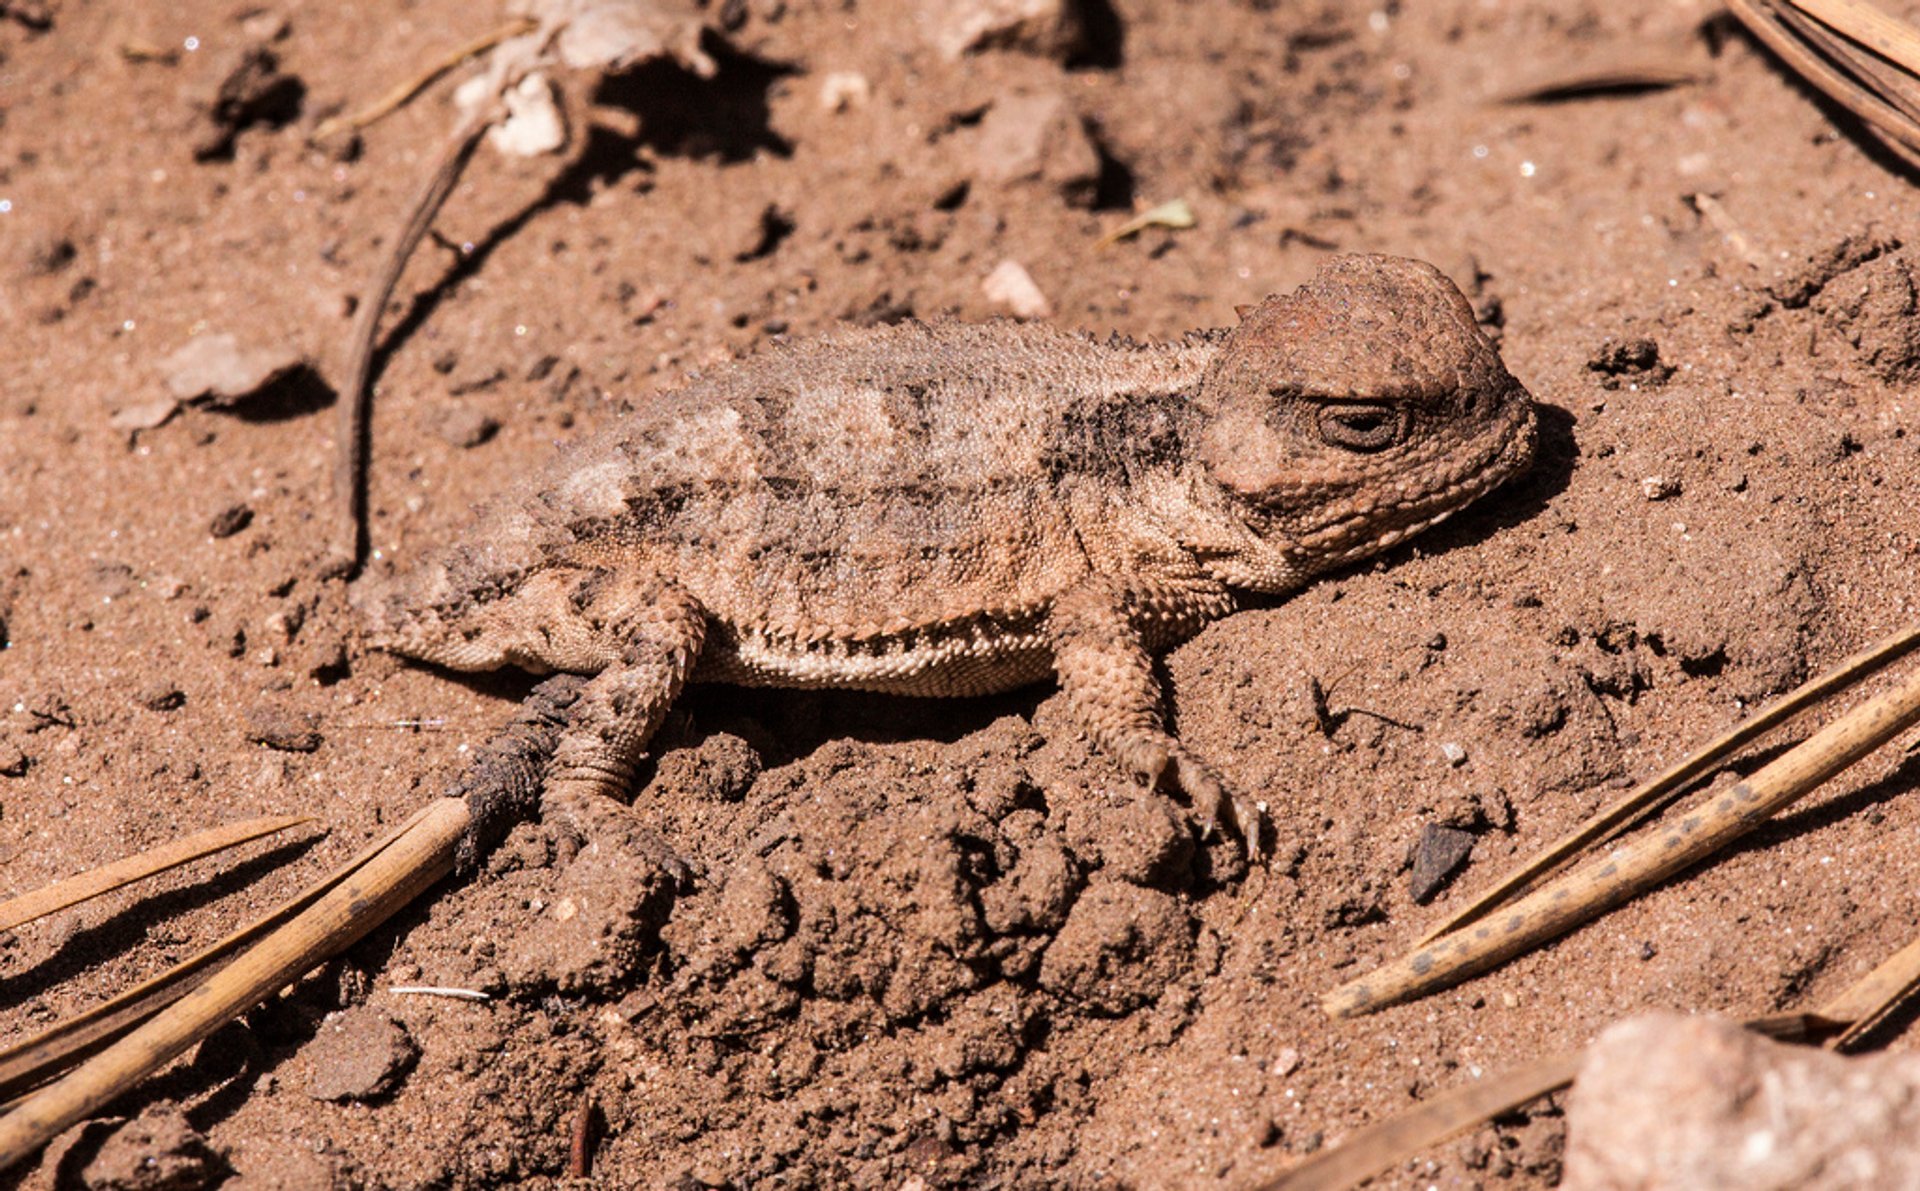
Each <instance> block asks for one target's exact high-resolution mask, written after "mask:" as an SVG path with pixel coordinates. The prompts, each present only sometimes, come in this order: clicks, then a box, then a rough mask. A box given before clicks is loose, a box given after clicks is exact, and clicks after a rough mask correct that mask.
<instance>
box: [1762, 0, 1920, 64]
mask: <svg viewBox="0 0 1920 1191" xmlns="http://www.w3.org/2000/svg"><path fill="white" fill-rule="evenodd" d="M1787 3H1789V4H1791V5H1792V6H1793V7H1794V8H1797V9H1799V10H1800V11H1801V12H1804V13H1806V14H1807V15H1808V16H1810V17H1812V18H1814V19H1815V20H1817V21H1821V22H1824V23H1825V24H1827V25H1830V26H1832V27H1833V28H1834V29H1835V30H1837V31H1839V32H1840V33H1842V34H1844V35H1846V36H1847V37H1851V38H1852V39H1853V40H1855V41H1857V42H1859V43H1860V44H1861V45H1863V46H1866V47H1867V48H1868V49H1870V50H1872V51H1873V52H1875V53H1877V54H1879V55H1880V56H1881V57H1883V58H1886V59H1888V60H1889V61H1892V62H1898V63H1899V64H1900V65H1902V66H1904V67H1906V68H1907V69H1908V70H1910V71H1914V72H1915V73H1920V32H1916V31H1915V30H1914V28H1913V26H1911V25H1909V24H1907V23H1906V22H1905V21H1902V20H1899V19H1898V18H1896V17H1891V16H1888V15H1887V14H1886V13H1885V12H1883V11H1881V10H1880V9H1879V8H1877V7H1876V6H1874V5H1872V4H1868V3H1866V2H1865V0H1787Z"/></svg>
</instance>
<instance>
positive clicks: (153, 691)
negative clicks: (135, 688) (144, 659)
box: [134, 681, 187, 711]
mask: <svg viewBox="0 0 1920 1191" xmlns="http://www.w3.org/2000/svg"><path fill="white" fill-rule="evenodd" d="M134 698H135V699H136V700H137V701H138V702H139V704H140V706H142V707H144V708H146V709H148V710H149V711H178V710H179V709H180V708H181V707H183V706H185V705H186V702H187V695H186V692H185V691H182V690H181V689H180V688H179V687H177V686H175V685H173V684H172V683H171V682H164V681H162V682H155V683H149V684H148V685H146V686H144V687H142V688H140V693H139V694H138V695H135V696H134Z"/></svg>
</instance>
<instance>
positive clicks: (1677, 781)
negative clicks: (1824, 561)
mask: <svg viewBox="0 0 1920 1191" xmlns="http://www.w3.org/2000/svg"><path fill="white" fill-rule="evenodd" d="M1700 197H1702V198H1704V197H1705V196H1704V195H1703V196H1700ZM1916 646H1920V625H1915V626H1913V627H1911V628H1907V629H1902V630H1901V631H1900V632H1898V633H1895V634H1893V635H1892V636H1891V637H1887V638H1885V639H1883V640H1881V641H1879V642H1877V643H1875V644H1873V645H1870V646H1868V647H1867V648H1866V649H1863V650H1861V651H1860V652H1859V653H1856V654H1854V655H1853V656H1852V657H1849V658H1847V659H1846V660H1845V661H1843V662H1841V663H1840V664H1839V665H1837V666H1834V667H1833V668H1832V669H1830V670H1828V671H1827V672H1826V673H1824V674H1821V675H1820V676H1819V677H1817V678H1815V679H1813V680H1811V681H1810V682H1806V683H1803V684H1802V685H1801V686H1799V687H1798V688H1796V689H1795V690H1793V691H1791V692H1789V693H1788V694H1787V695H1785V696H1784V697H1782V698H1780V699H1777V700H1775V701H1774V702H1772V703H1770V704H1768V705H1767V706H1766V707H1763V708H1761V709H1760V711H1758V712H1757V713H1755V714H1754V716H1753V717H1752V718H1751V719H1749V720H1747V721H1746V722H1745V723H1742V724H1738V725H1735V726H1734V727H1732V728H1730V729H1728V730H1727V731H1725V732H1723V733H1721V734H1720V735H1719V736H1716V737H1714V738H1713V739H1712V740H1710V741H1708V742H1707V743H1706V744H1705V745H1703V746H1701V747H1700V748H1699V749H1696V750H1695V751H1694V752H1693V753H1691V754H1689V755H1688V756H1687V757H1685V758H1683V759H1682V760H1681V761H1680V762H1679V763H1678V764H1676V765H1674V766H1672V767H1671V768H1669V769H1667V770H1666V771H1665V772H1664V773H1661V774H1660V775H1659V776H1658V777H1655V778H1654V779H1653V780H1652V781H1649V782H1647V783H1646V784H1644V785H1642V786H1640V787H1638V788H1636V789H1635V790H1633V791H1632V792H1631V793H1629V794H1628V795H1626V796H1625V797H1624V798H1621V799H1620V800H1619V801H1617V802H1615V803H1613V804H1612V805H1611V806H1608V807H1607V808H1605V809H1604V810H1602V811H1600V812H1599V813H1598V814H1596V815H1594V816H1593V817H1592V818H1590V819H1588V820H1587V821H1586V822H1585V823H1582V824H1581V825H1580V826H1579V827H1578V828H1576V829H1574V830H1573V831H1572V832H1570V833H1568V834H1567V835H1565V836H1562V837H1561V838H1560V839H1558V840H1555V841H1554V843H1553V844H1552V845H1551V846H1550V847H1548V848H1547V849H1546V850H1545V851H1544V852H1541V853H1540V854H1539V855H1538V856H1535V857H1534V858H1533V859H1532V860H1529V861H1528V862H1527V863H1525V864H1523V865H1521V866H1520V867H1519V868H1518V869H1515V870H1514V871H1513V872H1511V873H1508V874H1507V875H1506V876H1505V877H1502V878H1501V879H1500V880H1499V882H1497V883H1496V884H1495V885H1494V886H1493V888H1491V889H1489V890H1487V891H1486V892H1485V893H1482V894H1481V895H1480V896H1479V897H1477V898H1475V899H1474V900H1473V901H1472V902H1471V903H1469V904H1468V905H1467V906H1465V907H1463V908H1462V909H1460V910H1458V911H1457V912H1455V913H1453V914H1451V915H1449V916H1448V917H1447V918H1446V919H1445V920H1444V921H1443V922H1441V923H1440V925H1438V926H1436V927H1434V928H1433V929H1432V930H1429V931H1428V932H1427V933H1426V934H1424V935H1422V936H1421V937H1420V943H1419V945H1420V946H1424V945H1426V944H1428V943H1431V942H1433V941H1434V940H1435V939H1437V938H1440V937H1441V936H1442V935H1446V934H1450V933H1452V932H1453V931H1456V930H1459V929H1460V928H1461V927H1462V926H1465V925H1467V924H1468V923H1471V922H1477V921H1479V920H1480V919H1481V918H1484V917H1486V916H1487V915H1488V914H1491V913H1492V912H1493V911H1494V910H1496V909H1498V908H1499V907H1500V906H1501V905H1502V904H1503V903H1505V902H1506V901H1508V900H1509V899H1510V898H1512V897H1513V896H1514V895H1515V894H1516V893H1518V892H1519V891H1521V890H1522V889H1524V888H1525V887H1526V886H1528V885H1530V884H1532V883H1533V882H1535V881H1537V880H1539V879H1540V878H1541V877H1542V876H1543V875H1545V874H1546V873H1548V872H1550V871H1552V870H1553V869H1554V868H1556V867H1558V866H1559V865H1560V864H1561V863H1563V862H1564V861H1566V860H1568V859H1569V858H1571V857H1572V856H1574V855H1575V854H1577V853H1579V852H1581V851H1584V850H1585V849H1586V848H1588V847H1590V846H1591V845H1593V844H1594V843H1595V842H1597V841H1598V840H1601V839H1603V838H1605V837H1607V836H1608V835H1609V834H1611V833H1613V832H1614V831H1615V830H1616V829H1618V828H1621V827H1624V826H1625V825H1626V824H1627V823H1629V822H1630V821H1632V820H1633V819H1634V818H1635V817H1636V816H1637V815H1639V814H1640V812H1641V811H1643V810H1646V809H1647V808H1649V807H1651V806H1652V805H1653V804H1654V803H1656V802H1658V801H1659V800H1660V799H1661V798H1664V797H1665V796H1666V795H1667V794H1669V793H1672V792H1674V791H1677V790H1680V789H1682V788H1683V787H1685V786H1686V785H1687V784H1688V783H1690V782H1692V781H1693V780H1694V779H1695V778H1697V777H1699V776H1701V775H1702V774H1704V773H1706V772H1707V771H1708V770H1710V769H1712V768H1713V767H1714V766H1715V765H1717V764H1719V763H1720V761H1722V760H1723V759H1725V758H1726V757H1728V756H1730V755H1732V754H1733V752H1734V751H1735V750H1737V749H1740V748H1742V747H1744V746H1745V745H1747V744H1749V743H1751V742H1752V741H1754V740H1757V739H1759V738H1760V736H1761V735H1762V734H1763V733H1765V732H1767V731H1769V730H1771V729H1773V728H1775V727H1777V726H1778V725H1780V724H1782V723H1784V722H1786V721H1787V720H1788V719H1790V718H1791V717H1793V716H1795V715H1798V714H1799V713H1800V712H1802V711H1804V710H1806V709H1807V708H1808V707H1811V706H1813V705H1814V704H1815V703H1817V702H1819V701H1820V700H1822V699H1824V698H1826V697H1827V696H1829V695H1831V694H1833V693H1835V692H1836V691H1842V690H1845V689H1846V688H1847V687H1850V686H1852V685H1853V684H1854V683H1856V682H1858V681H1860V680H1861V679H1863V678H1865V677H1867V676H1868V675H1870V674H1874V673H1877V672H1878V671H1879V670H1881V669H1882V668H1884V667H1885V666H1887V665H1889V664H1891V663H1893V662H1895V661H1898V660H1899V659H1900V658H1902V657H1905V656H1906V655H1907V654H1909V653H1911V652H1912V651H1913V650H1914V648H1915V647H1916Z"/></svg>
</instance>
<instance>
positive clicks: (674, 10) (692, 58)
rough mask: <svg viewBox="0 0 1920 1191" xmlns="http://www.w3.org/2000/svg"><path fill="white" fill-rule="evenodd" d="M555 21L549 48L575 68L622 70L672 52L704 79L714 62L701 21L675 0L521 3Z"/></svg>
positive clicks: (547, 20) (524, 8)
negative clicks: (704, 43)
mask: <svg viewBox="0 0 1920 1191" xmlns="http://www.w3.org/2000/svg"><path fill="white" fill-rule="evenodd" d="M521 11H523V12H525V13H526V14H527V15H529V16H532V17H535V18H536V19H538V20H540V21H541V22H542V23H543V24H546V25H547V26H549V27H556V26H557V27H558V28H559V30H560V32H559V35H558V36H557V37H556V38H555V39H554V50H555V51H556V52H557V53H558V54H559V56H560V61H562V62H564V63H565V64H566V65H567V66H569V67H571V68H573V69H574V70H595V69H597V70H604V71H608V72H614V71H621V70H625V69H626V68H627V67H629V66H634V65H637V64H639V63H641V62H646V61H649V60H651V59H654V58H671V59H673V60H674V61H675V62H678V63H679V64H680V65H682V66H684V67H686V68H687V69H688V70H690V71H692V72H693V73H694V74H697V75H699V76H700V77H701V78H703V79H710V78H712V77H713V75H714V72H715V71H716V70H718V69H719V67H718V66H717V65H716V64H715V63H714V60H713V59H712V58H709V57H708V56H707V54H706V52H705V51H704V50H702V49H701V48H700V37H701V35H702V34H703V33H704V32H705V31H706V21H705V19H704V18H703V17H702V16H701V14H700V13H699V12H697V11H696V10H695V9H693V8H692V7H691V6H690V5H686V4H683V3H676V2H675V0H528V2H527V3H526V4H524V5H523V6H522V8H521Z"/></svg>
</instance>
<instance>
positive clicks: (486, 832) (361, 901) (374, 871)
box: [0, 675, 581, 1171]
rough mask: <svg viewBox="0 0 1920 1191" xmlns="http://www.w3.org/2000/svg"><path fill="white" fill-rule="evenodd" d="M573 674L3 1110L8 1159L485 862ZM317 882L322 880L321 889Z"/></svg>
mask: <svg viewBox="0 0 1920 1191" xmlns="http://www.w3.org/2000/svg"><path fill="white" fill-rule="evenodd" d="M580 686H581V680H580V679H579V678H578V677H576V676H573V675H560V676H557V677H554V678H549V679H547V680H546V681H545V682H543V683H541V684H540V685H539V686H537V687H535V688H534V690H533V692H532V693H531V694H530V695H528V697H527V699H526V700H525V702H523V703H522V704H521V707H520V713H519V715H518V716H517V717H516V718H515V719H514V721H513V722H512V723H511V724H509V725H508V726H507V727H506V728H505V729H503V730H502V731H501V732H500V733H499V734H498V735H496V736H495V737H494V738H493V739H492V740H491V741H489V742H488V743H487V745H486V747H485V748H483V749H481V750H480V751H479V752H477V753H476V754H475V755H474V756H473V758H472V759H471V760H470V761H469V762H468V764H467V767H466V769H465V770H464V771H463V772H462V774H461V776H460V777H459V779H457V780H456V781H455V782H454V783H453V785H452V786H451V787H450V788H449V792H448V794H447V795H446V796H444V797H442V798H440V799H437V800H436V801H434V802H432V803H430V804H428V806H426V807H425V808H424V809H422V810H421V811H420V812H419V813H417V814H416V815H415V816H414V817H413V819H412V820H410V821H409V823H408V824H407V825H406V826H405V827H404V828H402V829H400V830H399V831H398V832H397V833H396V834H395V835H394V836H393V837H391V838H390V841H389V842H388V843H387V844H386V845H385V846H381V847H378V848H377V849H375V850H373V852H372V854H371V855H369V856H368V857H367V861H366V863H365V865H363V866H361V867H359V868H358V869H356V870H355V871H353V872H351V873H350V874H348V875H347V876H346V877H345V879H343V880H341V881H340V882H339V883H338V884H337V885H335V886H334V887H333V888H331V889H328V890H326V891H325V892H324V893H321V894H320V896H319V897H318V898H317V899H316V900H314V902H313V904H311V905H310V906H308V907H307V908H306V909H304V910H302V911H301V912H300V914H299V915H298V916H297V917H295V918H294V919H293V920H292V921H290V922H288V923H287V924H286V925H284V926H281V927H279V928H278V929H276V930H274V931H273V932H272V933H271V934H269V935H268V936H267V937H266V938H265V939H263V940H261V941H260V943H259V944H257V945H256V946H254V947H253V948H252V949H251V950H249V951H247V952H246V953H244V954H242V955H241V956H240V957H239V958H238V959H235V960H234V961H233V962H232V963H231V964H230V965H228V966H227V967H226V968H224V969H222V970H221V971H219V972H217V973H215V974H214V975H213V976H211V977H209V978H207V979H206V981H205V982H204V983H202V984H200V985H199V986H198V987H196V988H194V989H193V990H192V991H191V992H189V993H187V994H186V995H185V996H184V997H182V998H181V999H180V1000H179V1001H177V1002H176V1003H174V1004H172V1005H170V1006H168V1007H167V1008H166V1009H164V1010H162V1011H161V1012H160V1013H158V1014H157V1015H155V1016H154V1017H153V1018H152V1020H150V1021H148V1022H146V1023H145V1024H144V1025H142V1026H140V1027H139V1028H138V1029H136V1030H134V1031H133V1032H132V1033H130V1034H128V1035H127V1036H126V1037H124V1038H121V1039H120V1040H119V1041H118V1042H115V1043H114V1044H113V1045H112V1046H109V1047H108V1048H107V1049H105V1050H103V1051H101V1052H100V1053H99V1054H97V1055H95V1056H94V1057H93V1058H92V1059H90V1060H88V1061H87V1063H86V1064H85V1065H83V1066H82V1067H80V1068H79V1069H78V1070H75V1071H73V1072H70V1073H69V1074H67V1075H66V1076H64V1077H62V1078H61V1079H60V1080H58V1081H57V1082H55V1083H53V1084H50V1085H48V1086H47V1087H44V1088H42V1089H40V1090H39V1091H37V1092H35V1093H33V1094H32V1095H30V1096H28V1097H26V1098H25V1099H24V1100H22V1101H21V1102H20V1103H18V1104H17V1105H12V1106H9V1109H10V1111H9V1112H8V1113H7V1115H6V1116H4V1117H0V1171H4V1170H5V1169H6V1168H8V1167H9V1166H11V1165H13V1164H14V1163H16V1162H19V1161H21V1160H23V1159H24V1158H26V1157H27V1156H28V1155H29V1154H31V1153H32V1152H33V1151H34V1150H35V1149H37V1148H38V1147H39V1146H41V1145H43V1144H45V1142H46V1141H48V1140H49V1139H51V1138H52V1137H53V1136H54V1135H55V1134H57V1133H59V1132H60V1131H61V1130H62V1129H64V1128H66V1127H67V1126H68V1125H71V1124H73V1123H74V1122H75V1121H77V1120H79V1119H80V1118H81V1117H83V1116H85V1115H87V1114H88V1113H90V1112H92V1111H93V1110H95V1109H97V1108H100V1107H102V1106H103V1105H105V1104H107V1103H108V1102H109V1101H111V1100H112V1099H114V1098H115V1097H116V1096H118V1095H120V1094H121V1093H122V1092H124V1091H126V1090H127V1089H128V1088H129V1087H132V1086H133V1085H134V1084H135V1083H137V1082H139V1080H141V1079H142V1078H144V1077H145V1076H146V1075H148V1074H150V1073H151V1072H153V1071H155V1070H157V1069H158V1068H159V1067H161V1066H163V1065H164V1064H165V1063H167V1062H168V1061H169V1060H170V1059H172V1058H173V1056H175V1055H177V1054H179V1053H180V1052H181V1051H183V1050H184V1049H186V1048H187V1047H188V1046H191V1045H192V1044H193V1043H194V1042H196V1041H198V1040H199V1039H202V1038H205V1037H206V1036H207V1035H209V1034H211V1033H213V1032H214V1031H215V1030H217V1029H219V1028H220V1027H221V1026H223V1025H225V1024H226V1023H227V1022H229V1021H231V1020H233V1019H234V1018H235V1017H237V1016H238V1015H239V1014H240V1013H242V1012H245V1011H246V1010H247V1009H248V1008H250V1007H252V1006H253V1005H256V1004H258V1003H259V1002H260V1001H261V1000H263V999H264V998H265V997H267V996H268V995H270V994H271V993H272V992H273V991H274V990H275V989H277V988H280V987H281V986H283V985H285V984H288V983H291V982H292V981H293V980H295V979H297V978H298V977H299V976H300V975H301V974H302V973H303V972H305V971H306V970H307V969H308V968H311V967H312V966H313V965H314V964H317V963H319V962H321V961H322V960H324V959H326V958H328V957H330V956H332V955H335V954H338V953H339V952H340V951H342V950H344V949H346V948H347V947H349V946H351V945H352V944H353V943H354V942H355V941H357V940H358V939H359V938H360V937H361V936H363V935H365V934H366V933H367V932H368V931H370V930H372V929H373V928H374V927H375V926H378V925H379V924H380V923H381V922H384V921H385V920H386V919H387V918H388V917H390V916H391V915H392V914H394V913H395V912H396V911H398V910H399V909H400V908H401V907H403V906H405V905H406V904H407V903H408V902H409V901H411V900H412V899H413V898H414V897H416V896H418V895H419V894H420V893H421V892H422V891H424V890H425V889H426V888H427V887H429V886H430V885H432V884H433V883H434V882H436V881H438V880H439V879H440V878H441V877H442V876H445V875H446V874H447V873H448V872H449V871H451V870H452V869H453V867H454V866H455V864H456V863H459V864H462V865H466V864H472V863H476V862H477V860H478V857H477V855H476V854H475V853H476V852H477V850H478V849H480V848H483V847H486V846H490V843H491V842H492V841H493V840H496V839H497V838H498V837H499V836H501V835H504V834H505V832H506V831H507V829H508V828H509V827H510V826H511V825H512V824H513V823H514V822H517V821H518V820H519V819H520V818H521V817H523V816H524V815H525V814H527V813H529V812H530V811H531V809H532V808H533V806H534V804H535V802H536V801H537V794H538V790H539V787H540V782H541V778H542V775H543V774H544V772H545V766H546V763H547V761H548V760H549V759H550V758H551V757H552V755H553V749H554V745H555V743H556V742H557V741H558V739H559V734H560V732H561V730H562V728H563V726H564V725H565V723H566V722H567V717H568V715H569V709H570V708H571V707H572V705H573V702H574V700H575V698H576V697H577V696H578V693H579V689H580ZM309 892H314V891H309Z"/></svg>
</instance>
